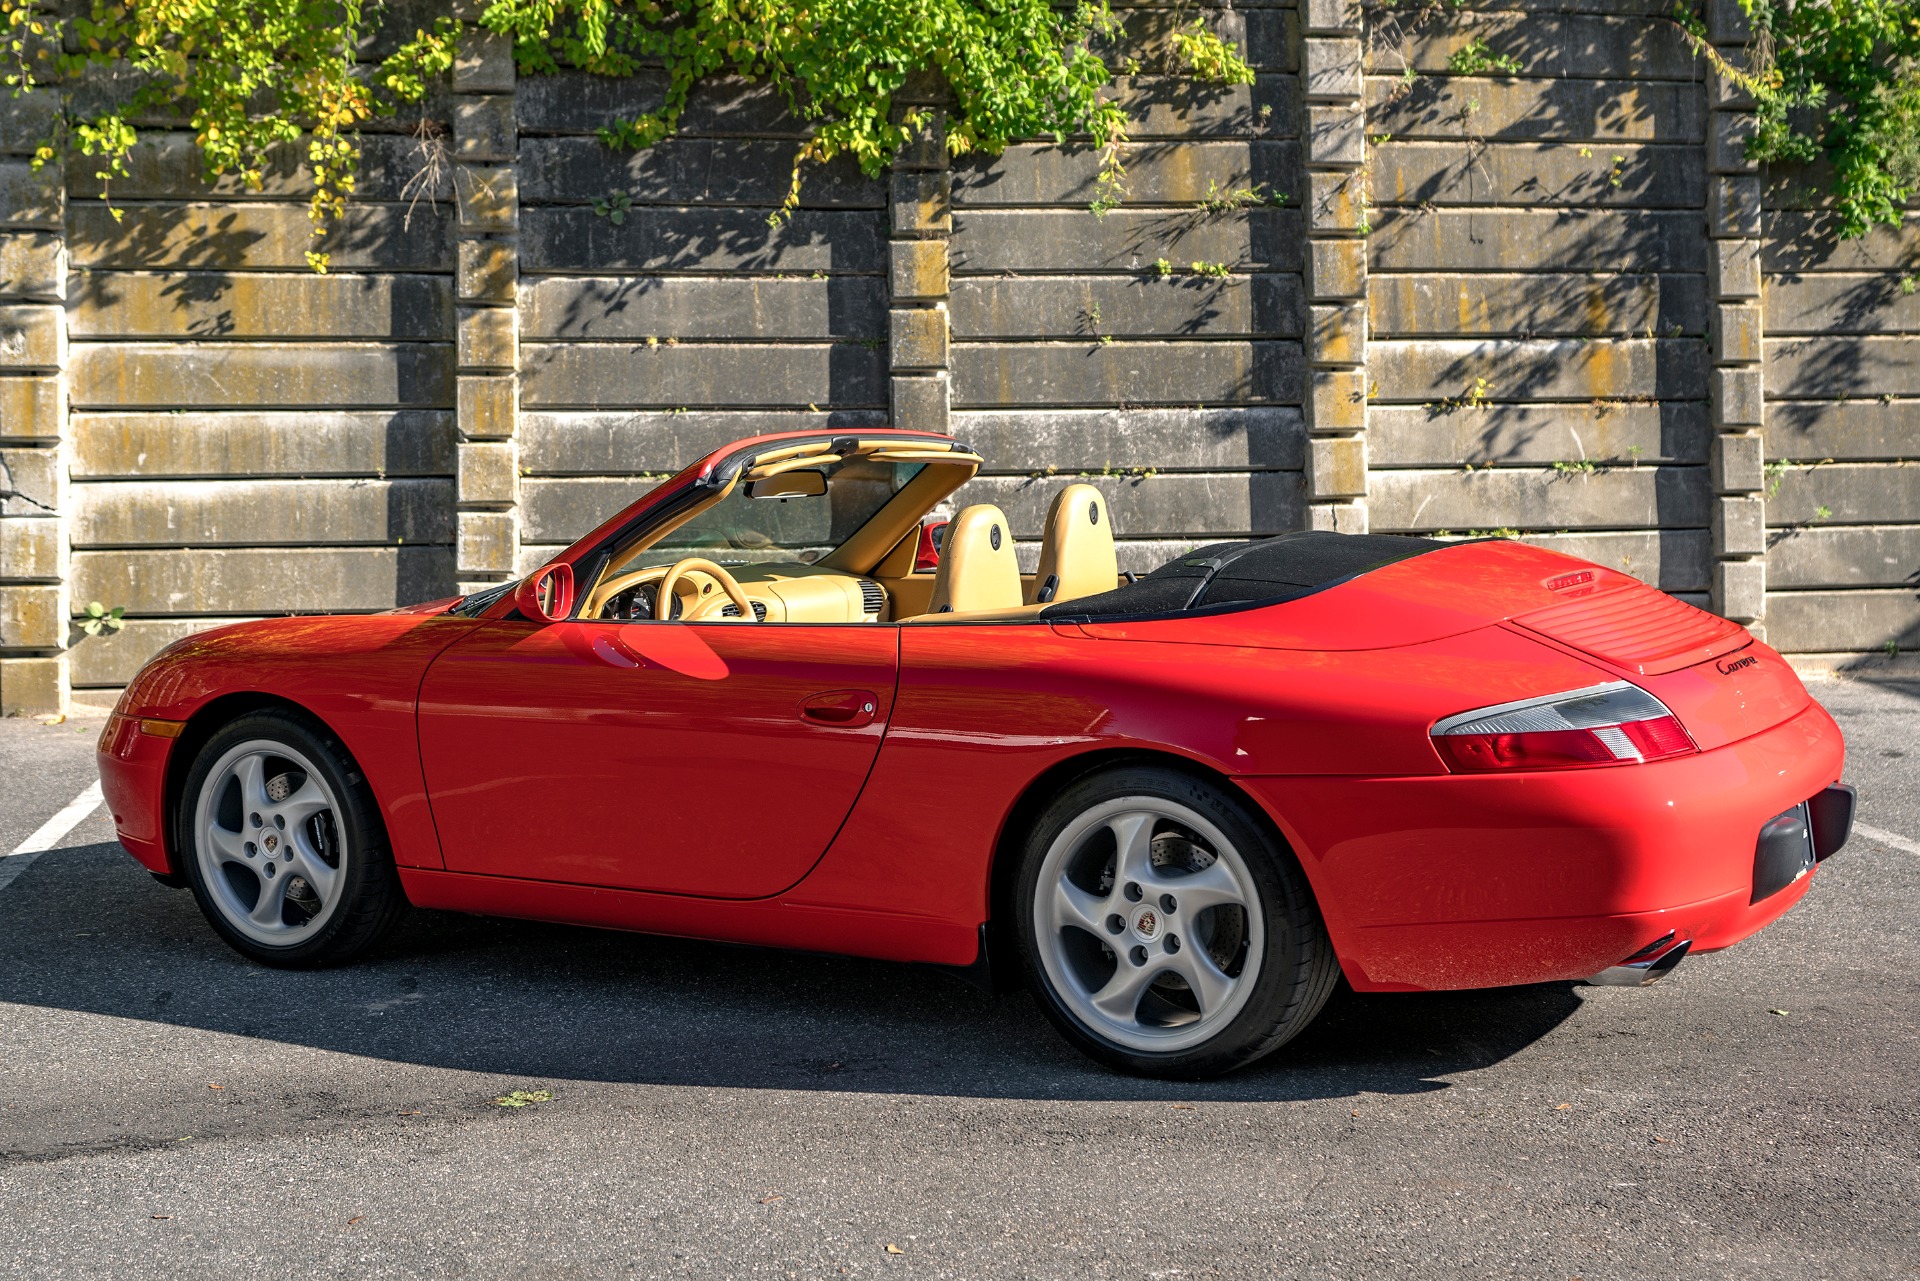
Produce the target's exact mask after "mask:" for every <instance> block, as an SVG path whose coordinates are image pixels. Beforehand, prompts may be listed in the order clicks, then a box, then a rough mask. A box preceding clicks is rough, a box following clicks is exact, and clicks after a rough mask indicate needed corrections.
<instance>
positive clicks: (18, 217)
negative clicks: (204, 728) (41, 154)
mask: <svg viewBox="0 0 1920 1281" xmlns="http://www.w3.org/2000/svg"><path fill="white" fill-rule="evenodd" d="M54 105H55V104H54V102H53V100H52V99H51V98H50V97H48V96H46V95H34V96H31V97H25V98H15V97H12V96H10V95H6V94H0V466H4V468H5V474H6V475H7V476H8V477H10V478H11V480H12V488H13V489H14V491H16V493H17V496H16V497H14V498H11V499H8V500H7V501H5V502H3V503H0V715H15V714H18V713H21V712H37V711H42V710H48V709H56V710H57V709H60V708H64V707H65V706H66V702H67V692H68V685H67V665H66V662H65V660H64V659H63V658H62V657H61V653H62V651H63V650H64V648H65V646H66V640H67V629H68V623H67V619H68V616H69V615H70V614H71V612H72V587H71V584H70V579H71V576H72V571H73V564H72V554H71V550H70V547H69V543H68V523H67V521H66V520H65V519H64V518H63V516H62V515H61V513H63V512H65V511H66V509H67V507H68V505H69V501H70V500H69V497H68V485H67V474H68V463H69V460H70V458H71V450H72V440H71V435H70V432H69V423H68V418H67V394H66V383H65V374H64V371H65V368H66V363H67V323H66V311H65V308H64V307H63V306H62V305H61V303H62V300H63V299H64V298H65V297H66V292H67V274H66V260H65V253H66V250H65V245H64V244H63V241H62V237H61V234H60V229H61V224H62V218H63V214H64V210H65V198H64V183H63V174H62V172H61V169H60V167H59V166H58V165H57V164H56V165H51V166H46V167H43V168H42V169H40V170H39V171H38V172H36V171H35V170H34V169H33V166H32V155H33V152H34V150H35V149H36V147H37V146H38V145H39V143H40V140H41V139H43V138H45V137H47V136H48V135H49V134H50V133H51V131H52V128H53V124H54V114H55V113H54Z"/></svg>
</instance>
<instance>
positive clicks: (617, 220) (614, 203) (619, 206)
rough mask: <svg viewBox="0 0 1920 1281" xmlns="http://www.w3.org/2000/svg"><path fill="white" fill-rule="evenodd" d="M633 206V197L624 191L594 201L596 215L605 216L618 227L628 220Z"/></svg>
mask: <svg viewBox="0 0 1920 1281" xmlns="http://www.w3.org/2000/svg"><path fill="white" fill-rule="evenodd" d="M631 208H633V197H632V196H630V195H628V194H627V193H626V192H624V191H616V192H614V193H613V194H612V195H610V196H608V197H607V198H606V199H605V200H596V201H594V202H593V212H594V216H595V217H598V218H605V219H606V220H607V221H608V222H610V223H612V224H613V225H614V226H616V227H618V226H619V225H620V224H621V223H623V222H625V221H626V220H627V211H628V210H629V209H631Z"/></svg>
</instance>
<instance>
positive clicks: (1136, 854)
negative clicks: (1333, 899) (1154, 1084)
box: [1015, 767, 1339, 1078]
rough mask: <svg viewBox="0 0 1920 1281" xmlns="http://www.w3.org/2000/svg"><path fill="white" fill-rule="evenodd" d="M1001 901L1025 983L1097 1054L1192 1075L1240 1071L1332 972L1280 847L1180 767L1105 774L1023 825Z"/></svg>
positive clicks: (1290, 1023)
mask: <svg viewBox="0 0 1920 1281" xmlns="http://www.w3.org/2000/svg"><path fill="white" fill-rule="evenodd" d="M1015 911H1016V914H1017V919H1018V926H1019V930H1020V933H1021V936H1022V943H1023V944H1024V946H1023V949H1022V950H1023V952H1024V955H1025V960H1026V966H1027V973H1028V979H1029V983H1030V984H1031V986H1032V987H1033V990H1034V994H1035V995H1036V997H1037V998H1038V999H1039V1001H1040V1004H1041V1006H1042V1008H1043V1009H1044V1010H1045V1011H1046V1013H1047V1016H1048V1017H1049V1018H1050V1019H1052V1021H1053V1022H1054V1024H1055V1025H1056V1026H1058V1027H1059V1028H1060V1030H1061V1031H1062V1032H1063V1033H1065V1034H1066V1036H1067V1038H1068V1039H1069V1040H1070V1041H1072V1042H1073V1043H1074V1044H1076V1045H1077V1046H1079V1047H1080V1048H1081V1049H1082V1050H1084V1051H1085V1052H1086V1053H1087V1054H1089V1055H1091V1056H1092V1057H1094V1058H1095V1059H1098V1060H1100V1061H1101V1062H1104V1063H1107V1064H1109V1065H1111V1066H1114V1067H1117V1068H1120V1069H1122V1070H1125V1071H1130V1072H1138V1073H1142V1074H1146V1075H1152V1076H1170V1077H1182V1078H1195V1077H1204V1076H1214V1075H1218V1074H1219V1073H1222V1072H1227V1071H1231V1070H1233V1069H1234V1068H1237V1067H1241V1066H1243V1065H1245V1064H1247V1063H1251V1062H1252V1061H1253V1060H1255V1059H1257V1058H1259V1057H1260V1056H1261V1055H1263V1054H1266V1053H1268V1052H1269V1051H1271V1050H1273V1049H1275V1048H1277V1047H1279V1046H1280V1045H1281V1044H1283V1043H1285V1042H1286V1041H1287V1040H1289V1039H1290V1038H1292V1037H1293V1036H1294V1035H1296V1034H1297V1033H1298V1032H1299V1031H1300V1030H1301V1029H1302V1028H1304V1027H1305V1026H1306V1025H1307V1024H1308V1023H1309V1022H1311V1021H1312V1019H1313V1017H1314V1016H1315V1015H1316V1014H1318V1013H1319V1011H1320V1007H1321V1006H1322V1005H1323V1004H1325V1002H1326V999H1327V997H1328V995H1329V994H1330V993H1331V992H1332V990H1333V985H1334V983H1335V981H1336V980H1337V978H1338V976H1339V968H1338V965H1337V963H1336V962H1335V960H1334V956H1333V949H1332V946H1331V944H1330V943H1329V942H1328V939H1327V932H1326V927H1325V925H1324V924H1323V923H1322V921H1321V918H1320V913H1319V910H1318V908H1317V907H1316V905H1315V903H1314V901H1313V895H1312V893H1311V892H1310V890H1309V889H1308V887H1307V883H1306V878H1305V876H1304V874H1303V873H1302V872H1301V870H1300V867H1299V864H1298V863H1297V862H1295V860H1294V858H1293V855H1292V853H1291V852H1290V851H1289V850H1288V849H1287V848H1286V846H1285V844H1284V842H1282V841H1280V840H1279V839H1278V838H1277V836H1276V835H1274V834H1272V833H1271V830H1270V829H1269V828H1268V827H1267V826H1266V825H1265V824H1263V823H1262V822H1260V821H1259V820H1258V819H1257V818H1256V817H1255V816H1254V815H1252V814H1251V813H1249V812H1248V809H1247V807H1246V804H1245V802H1244V801H1242V800H1241V799H1239V798H1238V797H1236V796H1234V795H1232V794H1231V793H1229V792H1227V791H1225V790H1224V789H1223V788H1221V787H1219V786H1217V785H1215V784H1213V783H1211V782H1208V781H1206V780H1204V779H1201V778H1198V777H1194V776H1192V775H1189V774H1186V773H1183V772H1180V771H1177V770H1172V769H1160V768H1150V767H1130V768H1124V769H1117V770H1109V771H1105V772H1102V773H1098V774H1094V775H1091V776H1089V777H1086V778H1082V779H1080V780H1078V781H1077V782H1075V783H1073V784H1072V785H1070V786H1069V787H1068V788H1067V789H1066V790H1065V791H1064V792H1062V794H1061V795H1060V796H1059V797H1058V798H1057V799H1056V800H1055V801H1054V803H1053V804H1052V805H1051V806H1050V807H1049V808H1048V809H1047V811H1046V812H1045V813H1044V814H1043V815H1042V816H1041V818H1040V820H1039V821H1038V822H1037V823H1036V824H1035V825H1034V828H1033V830H1032V831H1031V833H1030V834H1029V836H1028V839H1027V843H1026V848H1025V850H1024V855H1023V860H1022V865H1021V868H1020V876H1019V879H1018V882H1017V890H1016V903H1015Z"/></svg>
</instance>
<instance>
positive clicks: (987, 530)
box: [927, 503, 1020, 614]
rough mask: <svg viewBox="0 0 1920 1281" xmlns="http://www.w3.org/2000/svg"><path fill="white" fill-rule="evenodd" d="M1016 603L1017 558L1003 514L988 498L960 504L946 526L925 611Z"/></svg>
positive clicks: (960, 610)
mask: <svg viewBox="0 0 1920 1281" xmlns="http://www.w3.org/2000/svg"><path fill="white" fill-rule="evenodd" d="M1019 604H1020V562H1019V561H1018V560H1016V559H1014V555H1013V529H1012V527H1011V526H1009V525H1008V524H1007V517H1006V514H1005V513H1004V512H1002V511H1001V510H1000V509H999V508H998V507H995V506H993V505H992V504H991V503H977V504H975V505H974V506H972V507H968V508H966V509H964V510H963V511H961V513H960V514H959V515H958V516H955V517H954V518H953V523H952V524H950V525H948V526H947V534H946V538H945V539H944V540H943V541H942V543H941V546H940V565H939V568H937V569H935V570H934V573H933V596H932V598H931V599H930V600H929V601H928V603H927V612H928V613H930V614H944V613H955V614H968V613H972V612H974V611H976V610H994V609H1014V608H1017V607H1018V606H1019Z"/></svg>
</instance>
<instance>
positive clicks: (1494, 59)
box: [1447, 36, 1520, 76]
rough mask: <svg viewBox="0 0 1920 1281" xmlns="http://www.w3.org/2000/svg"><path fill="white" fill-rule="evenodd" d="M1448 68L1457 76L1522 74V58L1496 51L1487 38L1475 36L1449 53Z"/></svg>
mask: <svg viewBox="0 0 1920 1281" xmlns="http://www.w3.org/2000/svg"><path fill="white" fill-rule="evenodd" d="M1447 70H1448V71H1451V72H1452V73H1453V74H1454V75H1456V76H1484V75H1487V74H1489V73H1492V74H1496V75H1502V76H1517V75H1519V74H1520V59H1518V58H1516V57H1514V56H1513V55H1512V54H1510V53H1495V52H1494V51H1493V50H1492V49H1491V48H1490V47H1489V46H1488V45H1487V42H1486V41H1485V40H1482V39H1481V38H1480V37H1478V36H1475V37H1474V38H1473V39H1471V40H1469V41H1467V43H1465V44H1463V45H1461V46H1460V47H1459V48H1458V49H1455V50H1454V51H1453V52H1452V53H1451V54H1449V55H1447Z"/></svg>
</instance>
